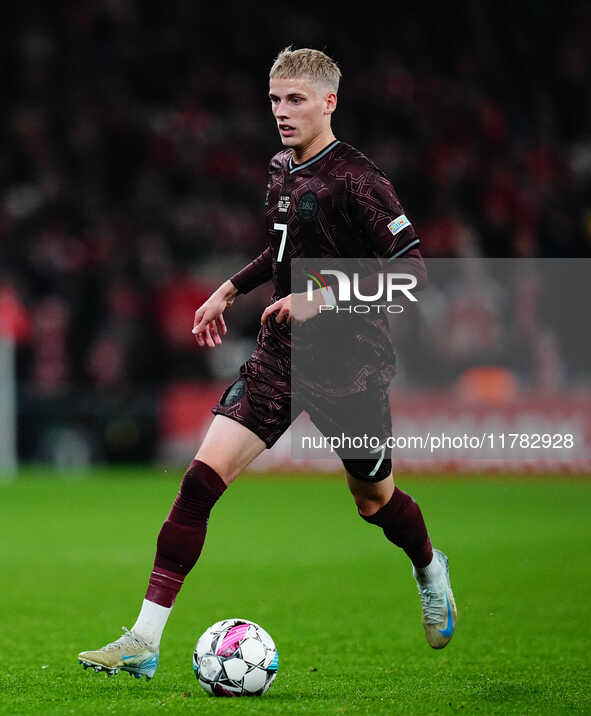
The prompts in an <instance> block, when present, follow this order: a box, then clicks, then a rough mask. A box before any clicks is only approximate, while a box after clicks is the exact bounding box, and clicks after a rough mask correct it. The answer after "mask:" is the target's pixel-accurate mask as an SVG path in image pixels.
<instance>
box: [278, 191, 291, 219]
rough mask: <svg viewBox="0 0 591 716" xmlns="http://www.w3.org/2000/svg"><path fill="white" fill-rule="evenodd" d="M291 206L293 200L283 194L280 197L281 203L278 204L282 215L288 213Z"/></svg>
mask: <svg viewBox="0 0 591 716" xmlns="http://www.w3.org/2000/svg"><path fill="white" fill-rule="evenodd" d="M290 204H291V199H290V197H289V194H281V196H280V197H279V202H278V203H277V209H278V210H279V211H280V212H281V213H282V214H285V213H287V210H288V209H289V205H290Z"/></svg>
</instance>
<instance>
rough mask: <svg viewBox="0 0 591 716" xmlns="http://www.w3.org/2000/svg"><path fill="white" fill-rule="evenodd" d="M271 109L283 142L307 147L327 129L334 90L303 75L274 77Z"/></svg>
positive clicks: (293, 146) (291, 145) (334, 101)
mask: <svg viewBox="0 0 591 716" xmlns="http://www.w3.org/2000/svg"><path fill="white" fill-rule="evenodd" d="M269 99H270V100H271V109H272V111H273V116H274V117H275V121H276V122H277V127H278V129H279V134H280V136H281V141H282V143H283V145H284V146H286V147H292V148H294V149H297V148H299V147H306V146H308V145H309V144H311V143H312V142H314V140H315V139H316V138H318V137H319V136H321V135H322V134H323V133H324V132H326V131H327V130H328V131H330V115H331V114H332V112H333V110H334V108H335V106H336V94H335V93H334V92H328V91H327V90H324V91H323V88H322V87H321V86H319V85H317V84H316V83H312V82H310V81H309V80H306V79H277V78H272V79H271V81H270V83H269Z"/></svg>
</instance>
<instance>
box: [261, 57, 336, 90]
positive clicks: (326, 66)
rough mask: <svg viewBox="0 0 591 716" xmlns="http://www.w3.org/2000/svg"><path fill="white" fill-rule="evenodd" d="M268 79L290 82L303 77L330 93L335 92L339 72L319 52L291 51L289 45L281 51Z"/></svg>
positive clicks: (332, 63)
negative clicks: (323, 86) (320, 85)
mask: <svg viewBox="0 0 591 716" xmlns="http://www.w3.org/2000/svg"><path fill="white" fill-rule="evenodd" d="M269 77H270V78H273V77H276V78H277V79H282V80H290V79H295V78H300V77H305V78H306V79H309V80H311V81H312V82H319V83H320V84H323V85H325V86H326V87H328V88H329V89H330V90H331V92H335V93H336V92H337V91H338V89H339V81H340V79H341V71H340V70H339V68H338V65H337V63H336V62H335V61H334V60H333V59H331V58H330V57H329V56H328V55H325V54H324V52H321V51H320V50H311V49H310V48H308V47H302V48H301V49H299V50H292V49H291V45H289V46H288V47H286V48H285V49H283V50H281V52H280V53H279V54H278V55H277V59H276V60H275V62H274V63H273V66H272V67H271V71H270V72H269Z"/></svg>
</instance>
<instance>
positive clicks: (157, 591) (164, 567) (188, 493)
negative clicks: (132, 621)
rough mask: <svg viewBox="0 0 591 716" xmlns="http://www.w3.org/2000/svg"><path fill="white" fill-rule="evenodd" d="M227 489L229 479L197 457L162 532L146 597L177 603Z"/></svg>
mask: <svg viewBox="0 0 591 716" xmlns="http://www.w3.org/2000/svg"><path fill="white" fill-rule="evenodd" d="M225 489H226V483H225V482H224V481H223V480H222V478H221V477H220V476H219V475H218V474H217V472H216V471H215V470H214V469H213V468H211V467H209V465H207V464H206V463H204V462H202V461H201V460H193V462H192V463H191V464H190V466H189V469H188V470H187V472H186V473H185V476H184V477H183V481H182V482H181V488H180V490H179V493H178V495H177V496H176V500H175V501H174V505H173V506H172V510H171V511H170V514H169V515H168V518H167V520H166V522H165V523H164V524H163V525H162V529H161V530H160V534H159V535H158V542H157V545H156V559H155V560H154V569H153V571H152V574H151V575H150V583H149V585H148V591H147V593H146V599H148V600H149V601H151V602H156V604H161V605H162V606H163V607H171V606H172V605H173V604H174V600H175V599H176V595H177V594H178V593H179V590H180V588H181V587H182V586H183V580H184V579H185V576H186V575H187V574H188V573H189V572H190V571H191V569H192V568H193V567H194V565H195V562H197V560H198V559H199V555H200V554H201V550H202V548H203V542H204V541H205V533H206V532H207V521H208V518H209V513H210V511H211V508H212V507H213V506H214V505H215V503H216V502H217V500H218V499H219V498H220V496H221V495H222V493H223V492H224V490H225Z"/></svg>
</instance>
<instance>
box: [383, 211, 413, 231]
mask: <svg viewBox="0 0 591 716" xmlns="http://www.w3.org/2000/svg"><path fill="white" fill-rule="evenodd" d="M410 225H411V224H410V221H409V220H408V219H407V218H406V216H405V215H404V214H401V215H400V216H399V217H398V218H397V219H394V221H391V222H390V223H389V224H388V229H389V230H390V233H391V234H392V236H396V234H398V233H400V232H401V231H402V229H406V227H407V226H410Z"/></svg>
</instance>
